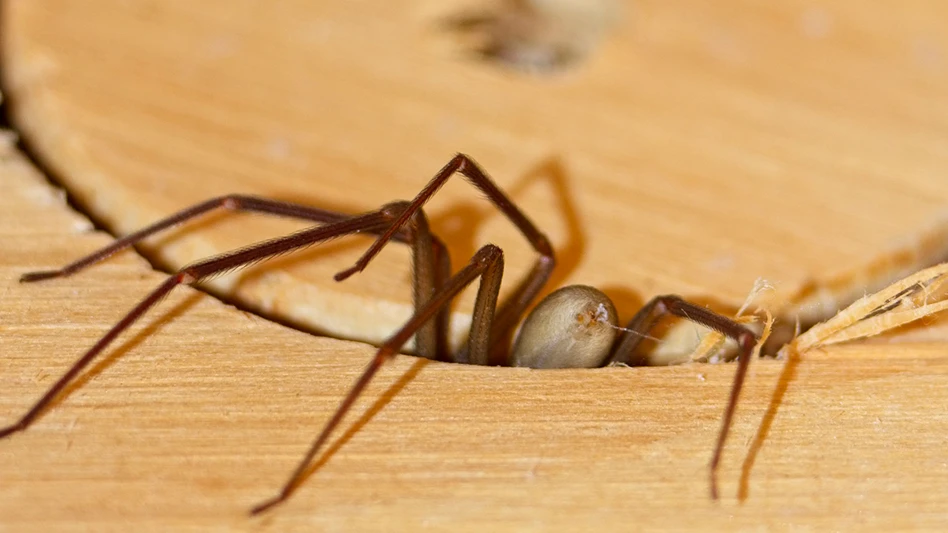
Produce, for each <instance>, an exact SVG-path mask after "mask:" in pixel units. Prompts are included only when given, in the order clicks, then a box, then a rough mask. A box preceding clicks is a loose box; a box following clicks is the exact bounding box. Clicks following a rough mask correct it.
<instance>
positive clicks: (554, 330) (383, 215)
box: [0, 154, 757, 514]
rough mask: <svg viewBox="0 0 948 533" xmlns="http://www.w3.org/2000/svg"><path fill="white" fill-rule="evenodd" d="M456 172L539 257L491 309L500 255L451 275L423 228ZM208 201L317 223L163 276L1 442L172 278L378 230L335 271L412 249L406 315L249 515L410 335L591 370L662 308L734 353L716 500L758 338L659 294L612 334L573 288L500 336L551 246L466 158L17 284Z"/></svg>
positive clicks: (601, 302) (488, 254)
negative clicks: (409, 189) (456, 320)
mask: <svg viewBox="0 0 948 533" xmlns="http://www.w3.org/2000/svg"><path fill="white" fill-rule="evenodd" d="M456 173H459V174H461V175H463V176H464V177H466V178H467V179H468V181H470V182H471V183H472V184H473V185H474V186H476V187H477V188H478V189H480V190H481V192H482V193H484V194H485V195H486V196H487V198H488V199H489V200H490V201H491V202H493V203H494V205H495V206H496V207H497V208H498V209H500V211H501V212H502V213H503V214H504V215H505V216H506V217H507V218H508V219H509V220H510V221H511V222H512V223H513V224H514V225H515V226H516V227H517V229H519V230H520V232H521V233H522V234H523V235H524V237H526V239H527V240H528V241H529V242H530V244H531V245H532V246H533V248H534V249H535V250H536V251H537V253H538V254H539V257H538V258H537V260H536V261H535V263H534V265H533V268H532V269H531V270H530V272H529V273H528V274H527V275H526V276H525V277H524V279H523V280H522V281H521V282H520V284H519V285H518V286H517V287H516V288H515V289H514V290H513V291H512V293H511V294H510V296H509V297H508V298H507V300H506V301H504V302H502V303H500V304H499V305H498V302H497V299H498V298H497V296H498V292H499V290H500V281H501V276H502V274H503V268H504V259H503V252H502V251H501V249H500V248H498V247H497V246H494V245H492V244H488V245H485V246H484V247H482V248H481V249H480V250H478V251H477V253H475V254H474V256H473V257H472V258H471V260H470V261H469V262H468V264H467V265H466V266H465V267H464V268H462V269H461V270H459V271H458V272H457V273H455V274H454V275H453V276H452V275H451V274H450V272H451V268H450V259H449V257H448V254H447V252H446V249H445V246H444V244H443V243H442V242H441V241H440V240H439V239H438V238H437V237H436V236H434V235H433V234H432V233H431V231H430V230H429V228H428V223H427V220H426V218H425V215H424V212H423V211H422V206H423V205H424V204H425V202H427V201H428V200H429V199H430V198H431V196H433V195H434V194H435V192H437V191H438V189H439V188H440V187H441V186H442V185H443V184H444V183H445V182H446V181H447V180H448V179H449V178H450V177H451V176H453V175H454V174H456ZM217 208H225V209H228V210H233V211H253V212H259V213H265V214H270V215H277V216H283V217H290V218H296V219H302V220H308V221H312V222H317V223H318V225H316V226H314V227H311V228H309V229H305V230H303V231H299V232H297V233H293V234H290V235H287V236H284V237H279V238H275V239H271V240H267V241H263V242H260V243H257V244H253V245H251V246H248V247H246V248H241V249H238V250H236V251H232V252H228V253H225V254H222V255H218V256H215V257H211V258H208V259H203V260H201V261H198V262H196V263H192V264H191V265H189V266H186V267H184V268H182V269H181V270H179V271H178V272H176V273H174V274H172V275H171V276H170V277H168V279H167V280H166V281H165V282H164V283H162V284H161V285H159V286H158V287H157V288H156V289H155V290H154V291H152V292H151V293H150V294H149V295H148V296H146V297H145V298H144V299H143V300H142V301H141V302H139V303H138V305H136V306H135V307H134V308H132V310H131V311H129V312H128V313H127V314H126V315H125V316H124V317H123V318H122V319H121V320H119V321H118V322H117V323H116V324H115V325H114V326H113V327H112V329H110V330H109V331H108V332H107V333H105V335H103V336H102V337H101V338H100V339H99V340H98V342H96V343H95V344H94V345H93V346H92V347H91V348H89V350H88V351H87V352H86V353H85V354H83V355H82V357H80V358H79V359H78V360H77V361H76V362H75V363H74V364H73V365H72V367H70V368H69V370H68V371H66V373H65V374H63V376H62V377H60V378H59V380H57V381H56V382H55V383H54V384H53V385H52V386H51V387H50V388H49V390H48V391H46V393H45V394H44V395H43V396H42V397H41V398H40V399H39V400H38V401H37V402H36V403H35V404H34V405H33V406H32V407H31V408H30V409H29V411H27V412H26V414H25V415H23V417H22V418H20V420H19V421H18V422H16V423H15V424H12V425H10V426H7V427H4V428H2V429H0V438H4V437H9V436H10V435H12V434H13V433H16V432H18V431H22V430H25V429H26V428H27V427H29V426H30V424H32V423H33V422H34V421H35V420H36V418H37V417H38V416H39V415H40V414H41V413H42V412H43V411H44V410H45V409H46V408H47V407H48V406H49V404H50V402H52V401H53V399H54V398H56V396H58V395H59V394H60V393H62V391H63V389H64V388H65V387H66V385H67V384H69V382H70V381H72V380H73V379H75V378H76V376H77V375H78V374H79V373H80V372H81V371H82V369H84V368H85V367H87V366H88V365H89V363H90V362H91V361H92V360H93V359H94V358H95V357H96V356H97V355H99V354H100V353H101V352H102V351H103V350H104V349H105V348H106V347H107V346H108V345H109V343H111V342H112V341H113V340H115V338H116V337H117V336H118V335H119V334H121V333H122V332H123V331H124V330H125V329H126V328H128V327H129V326H130V325H131V324H132V323H134V322H135V321H136V320H138V319H139V318H141V316H142V315H144V314H145V313H146V312H147V311H148V310H149V309H150V308H151V307H153V306H154V305H155V304H157V303H158V302H159V301H160V300H161V299H162V298H164V297H165V296H166V295H167V294H168V293H170V292H171V290H172V289H174V288H175V287H176V286H178V285H181V284H194V283H197V282H199V281H201V280H203V279H206V278H208V277H211V276H214V275H217V274H220V273H222V272H225V271H229V270H233V269H236V268H241V267H245V266H248V265H251V264H253V263H256V262H259V261H263V260H266V259H270V258H272V257H274V256H277V255H281V254H285V253H288V252H292V251H295V250H299V249H301V248H305V247H307V246H311V245H313V244H316V243H319V242H322V241H325V240H327V239H332V238H335V237H339V236H343V235H349V234H354V233H362V232H369V233H374V234H377V235H378V238H377V240H376V241H375V243H374V244H372V246H371V247H370V248H369V249H368V250H367V251H366V252H365V253H364V254H363V255H362V257H360V258H359V260H358V261H357V262H356V264H355V265H354V266H352V267H351V268H349V269H347V270H344V271H342V272H339V273H338V274H336V275H335V279H336V281H342V280H344V279H346V278H348V277H349V276H351V275H352V274H355V273H357V272H360V271H362V270H363V269H365V267H366V266H367V265H368V264H369V262H370V261H371V260H372V258H373V257H375V255H376V254H378V253H379V251H380V250H381V249H382V248H383V247H384V246H385V245H386V244H387V243H388V242H389V241H390V240H392V239H395V240H397V241H400V242H403V243H406V244H408V245H410V246H411V248H412V262H413V267H414V268H413V277H414V280H413V300H414V306H415V313H414V315H413V316H412V318H411V319H409V320H408V322H406V323H405V325H403V326H402V327H401V329H399V330H398V331H397V332H396V333H395V334H394V335H392V336H391V337H390V338H389V339H388V340H387V341H386V342H385V343H384V344H382V346H381V347H380V348H379V349H378V352H377V353H376V355H375V357H374V358H373V359H372V360H371V361H370V362H369V364H368V367H367V368H366V369H365V371H364V372H363V374H362V376H361V377H360V378H359V379H358V380H357V381H356V382H355V384H354V385H353V386H352V388H351V390H350V391H349V393H348V394H346V396H345V398H343V400H342V403H341V404H340V405H339V407H338V408H337V409H336V411H335V413H334V414H333V416H332V417H331V418H330V419H329V421H328V422H326V424H325V426H324V427H323V429H322V431H321V432H320V433H319V435H318V436H317V437H316V439H315V440H314V441H313V443H312V445H311V446H310V448H309V450H308V451H307V452H306V455H305V456H304V457H303V460H302V461H300V463H299V466H297V468H296V470H295V471H294V472H293V473H292V474H291V475H290V477H289V479H288V480H287V481H286V483H285V484H284V486H283V488H282V490H281V491H280V493H279V495H277V496H276V497H275V498H272V499H270V500H268V501H266V502H264V503H262V504H260V505H258V506H256V507H254V508H253V509H252V510H251V514H259V513H261V512H263V511H265V510H267V509H269V508H271V507H273V506H274V505H276V504H278V503H280V502H283V501H285V500H286V499H287V498H288V497H289V496H290V495H291V494H292V493H293V492H294V491H295V490H296V489H297V488H298V487H299V485H300V484H301V483H302V481H303V479H304V478H305V477H306V473H307V468H308V467H309V465H310V463H311V462H312V460H313V458H314V457H315V456H316V454H317V453H318V452H319V450H320V449H321V447H322V446H323V444H324V443H325V442H326V440H327V439H328V438H329V436H330V434H331V433H332V431H333V430H334V429H335V428H336V426H337V425H338V424H339V422H340V421H341V420H342V418H343V417H344V416H345V414H346V412H347V411H348V410H349V408H350V407H352V404H353V402H354V401H355V399H356V398H357V397H358V396H359V394H361V392H362V391H363V389H364V388H365V386H366V385H367V384H368V383H369V381H370V380H371V379H372V377H373V376H374V375H375V373H376V372H377V371H378V369H379V368H380V367H381V366H382V364H383V363H384V362H385V361H386V360H387V359H390V358H392V357H394V356H395V355H396V354H397V353H399V350H400V349H401V348H402V347H403V346H404V345H405V343H407V342H408V340H409V339H411V338H412V336H414V337H415V344H416V351H417V353H418V354H419V355H421V356H423V357H426V358H429V359H436V360H443V361H454V362H458V363H469V364H478V365H488V364H506V365H510V366H525V367H532V368H591V367H600V366H604V365H607V364H610V363H626V364H628V363H631V358H632V356H633V353H634V352H635V349H636V347H637V346H638V344H639V342H641V340H642V338H643V337H644V336H645V335H646V334H647V333H648V331H649V329H650V328H651V327H652V325H653V324H655V323H656V321H657V320H658V319H659V318H661V317H662V316H664V315H674V316H678V317H681V318H685V319H687V320H691V321H693V322H696V323H698V324H702V325H705V326H707V327H709V328H712V329H714V330H717V331H719V332H721V333H723V334H724V335H726V336H727V337H730V338H732V339H734V340H735V341H736V342H737V344H738V347H739V349H740V355H739V364H738V367H737V373H736V374H735V376H734V384H733V386H732V388H731V392H730V396H729V398H728V402H727V407H726V408H725V410H724V417H723V420H722V423H721V429H720V432H719V434H718V438H717V441H716V443H715V446H714V453H713V455H712V458H711V463H710V483H711V497H712V498H714V499H717V497H718V493H717V467H718V464H719V461H720V458H721V453H722V450H723V448H724V443H725V441H726V439H727V434H728V429H729V428H730V425H731V419H732V417H733V415H734V410H735V408H736V406H737V400H738V396H739V395H740V392H741V385H742V384H743V382H744V376H745V375H746V374H747V367H748V364H749V363H750V359H751V356H752V354H753V351H754V347H755V344H756V343H757V335H756V334H755V333H754V332H752V331H751V330H749V329H747V328H746V327H744V326H742V325H741V324H739V323H737V322H735V321H734V320H731V319H730V318H727V317H724V316H722V315H719V314H717V313H715V312H713V311H711V310H709V309H707V308H705V307H702V306H699V305H696V304H693V303H689V302H687V301H685V300H683V299H681V298H679V297H678V296H671V295H669V296H658V297H655V298H653V299H652V300H650V301H649V302H648V303H647V304H645V306H644V307H642V309H641V310H640V311H639V312H638V313H636V315H635V316H634V317H633V318H632V320H631V321H630V322H629V324H628V327H627V328H625V330H624V332H623V333H622V336H621V337H620V338H618V339H616V336H617V335H618V333H617V331H618V330H620V329H621V328H618V327H616V311H615V307H614V306H613V304H612V302H611V301H610V300H609V298H608V297H607V296H606V295H605V294H603V293H602V292H600V291H599V290H597V289H594V288H592V287H587V286H583V285H573V286H569V287H564V288H561V289H559V290H557V291H554V292H553V293H551V294H550V295H549V296H547V297H546V298H544V299H543V301H541V302H540V303H539V304H538V305H537V306H536V308H535V309H534V310H533V311H532V312H531V313H530V314H529V316H527V317H526V319H525V320H524V321H523V325H522V326H521V329H520V332H519V335H518V336H517V339H516V340H515V341H514V342H513V343H512V345H513V347H512V349H511V348H510V346H511V342H510V339H511V337H512V335H513V332H514V330H515V327H516V326H517V324H518V323H519V322H520V316H521V315H522V314H523V313H524V311H525V309H526V308H527V306H529V304H530V302H531V301H532V300H533V299H534V297H535V296H536V295H537V294H538V293H539V292H540V290H541V289H542V287H543V285H544V284H545V283H546V281H547V279H548V278H549V276H550V273H551V272H552V270H553V267H554V264H555V261H554V259H553V250H552V247H551V246H550V243H549V241H548V240H547V238H546V236H545V235H544V234H543V233H541V232H540V231H539V230H538V229H537V228H536V226H534V225H533V223H532V222H531V221H530V220H529V219H528V218H527V217H526V215H524V214H523V212H521V211H520V209H519V208H518V207H517V206H516V205H514V203H513V202H511V201H510V199H509V198H507V196H506V195H505V194H504V192H503V191H501V190H500V188H498V187H497V185H495V184H494V182H493V181H491V179H490V178H489V177H488V176H487V175H486V174H485V173H484V171H483V170H481V168H480V167H479V166H478V165H477V164H476V163H475V162H474V161H473V160H472V159H471V158H469V157H468V156H466V155H463V154H458V155H456V156H454V157H453V158H452V159H451V161H449V162H448V164H447V165H445V166H444V167H443V168H442V169H441V170H440V171H438V173H437V174H436V175H435V176H434V178H432V180H431V181H430V182H429V183H428V184H427V185H426V186H425V188H424V189H422V190H421V192H420V193H418V195H417V196H416V197H415V199H414V200H412V201H411V202H393V203H390V204H387V205H385V206H383V207H382V208H381V209H379V210H377V211H372V212H368V213H365V214H361V215H355V216H353V215H346V214H341V213H335V212H331V211H326V210H322V209H318V208H314V207H308V206H303V205H297V204H292V203H287V202H281V201H277V200H269V199H264V198H257V197H252V196H241V195H229V196H222V197H219V198H214V199H211V200H208V201H206V202H203V203H200V204H197V205H195V206H192V207H189V208H187V209H185V210H183V211H180V212H178V213H176V214H174V215H171V216H169V217H167V218H165V219H163V220H160V221H158V222H156V223H155V224H152V225H151V226H148V227H146V228H144V229H142V230H139V231H137V232H135V233H132V234H131V235H128V236H127V237H123V238H121V239H118V240H116V241H115V242H113V243H112V244H110V245H109V246H106V247H104V248H102V249H101V250H98V251H96V252H94V253H92V254H90V255H88V256H86V257H83V258H82V259H79V260H77V261H75V262H73V263H71V264H69V265H67V266H65V267H63V268H61V269H59V270H50V271H40V272H30V273H27V274H24V275H23V276H22V277H21V278H20V281H22V282H31V281H39V280H44V279H49V278H56V277H62V276H69V275H71V274H74V273H76V272H78V271H80V270H82V269H84V268H86V267H88V266H90V265H92V264H94V263H97V262H99V261H102V260H103V259H105V258H107V257H109V256H111V255H112V254H114V253H116V252H118V251H119V250H122V249H124V248H127V247H129V246H131V245H133V244H135V243H137V242H139V241H141V240H142V239H144V238H146V237H148V236H150V235H153V234H155V233H157V232H159V231H162V230H164V229H167V228H169V227H172V226H175V225H177V224H180V223H182V222H185V221H187V220H190V219H192V218H194V217H197V216H199V215H201V214H204V213H207V212H208V211H212V210H214V209H217ZM478 277H479V278H480V285H479V286H478V290H477V298H476V300H475V304H474V311H473V317H472V322H471V330H470V335H469V337H468V340H467V342H466V344H465V345H464V346H463V347H462V348H460V349H459V350H458V351H457V353H454V354H451V353H450V351H449V349H448V348H447V340H446V337H447V319H448V312H447V311H448V307H449V305H450V302H451V300H452V298H454V296H455V295H456V294H458V293H459V292H460V291H461V290H462V289H464V288H465V287H467V286H468V285H469V284H470V283H471V282H473V281H474V280H475V279H477V278H478Z"/></svg>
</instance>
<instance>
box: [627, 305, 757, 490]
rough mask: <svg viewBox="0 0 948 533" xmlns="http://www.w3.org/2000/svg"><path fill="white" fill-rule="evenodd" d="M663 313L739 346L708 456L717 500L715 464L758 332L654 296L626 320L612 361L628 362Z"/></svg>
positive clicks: (694, 308) (728, 427) (732, 414)
mask: <svg viewBox="0 0 948 533" xmlns="http://www.w3.org/2000/svg"><path fill="white" fill-rule="evenodd" d="M665 315H675V316H678V317H681V318H685V319H687V320H691V321H692V322H695V323H698V324H701V325H703V326H707V327H709V328H711V329H713V330H717V331H719V332H721V333H723V334H724V335H726V336H728V337H730V338H732V339H734V340H735V341H737V345H738V347H739V348H740V352H741V354H740V356H739V360H738V365H737V373H736V374H734V383H733V384H732V385H731V394H730V397H729V398H728V401H727V407H726V408H725V409H724V418H723V419H722V421H721V430H720V431H719V432H718V440H717V442H716V443H715V446H714V454H713V455H712V457H711V464H710V467H709V469H710V478H711V498H712V499H715V500H716V499H717V498H718V465H719V464H720V462H721V454H722V453H723V451H724V443H725V441H727V434H728V432H729V431H730V429H731V421H732V419H733V418H734V411H735V410H736V409H737V400H738V397H739V396H740V394H741V388H742V387H743V385H744V377H745V376H746V375H747V367H748V365H750V360H751V357H752V356H753V353H754V346H755V345H756V344H757V340H758V339H757V335H756V334H755V333H754V332H753V331H751V330H749V329H747V328H746V327H744V326H743V325H741V324H739V323H737V322H735V321H733V320H731V319H730V318H728V317H726V316H723V315H719V314H717V313H715V312H714V311H711V310H710V309H708V308H706V307H702V306H700V305H696V304H693V303H691V302H688V301H686V300H683V299H682V298H680V297H678V296H674V295H668V296H657V297H655V298H653V299H652V300H651V301H649V302H648V303H647V304H645V306H644V307H642V309H641V310H640V311H639V312H638V313H636V314H635V316H634V317H632V320H631V321H629V325H628V327H627V329H628V330H631V331H627V332H626V333H624V334H623V336H622V338H621V339H620V341H619V344H618V347H617V348H616V350H615V352H614V353H613V356H612V361H613V362H621V363H627V364H628V363H629V362H631V359H632V355H633V353H634V352H635V349H636V347H638V345H639V343H640V342H642V339H643V338H644V337H645V334H647V333H648V331H649V330H650V329H651V328H652V326H653V325H655V323H656V322H657V321H658V319H659V318H661V317H662V316H665Z"/></svg>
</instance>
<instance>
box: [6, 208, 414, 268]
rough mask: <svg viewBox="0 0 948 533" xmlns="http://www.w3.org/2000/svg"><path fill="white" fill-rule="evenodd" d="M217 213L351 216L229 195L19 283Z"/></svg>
mask: <svg viewBox="0 0 948 533" xmlns="http://www.w3.org/2000/svg"><path fill="white" fill-rule="evenodd" d="M216 209H226V210H228V211H238V212H239V211H247V212H255V213H264V214H268V215H276V216H280V217H285V218H296V219H301V220H309V221H312V222H324V223H328V222H338V221H340V220H342V219H345V218H349V217H351V216H352V215H345V214H342V213H336V212H333V211H327V210H325V209H318V208H315V207H309V206H305V205H300V204H294V203H290V202H282V201H279V200H271V199H269V198H260V197H257V196H247V195H242V194H228V195H226V196H218V197H217V198H211V199H210V200H206V201H204V202H201V203H199V204H196V205H192V206H191V207H187V208H185V209H182V210H181V211H178V212H177V213H174V214H172V215H169V216H168V217H166V218H163V219H161V220H159V221H157V222H155V223H154V224H152V225H150V226H147V227H144V228H142V229H140V230H138V231H136V232H135V233H132V234H129V235H127V236H125V237H122V238H121V239H116V240H115V241H114V242H112V243H111V244H109V245H108V246H105V247H103V248H101V249H99V250H96V251H95V252H92V253H91V254H89V255H87V256H85V257H81V258H79V259H77V260H76V261H73V262H72V263H69V264H68V265H66V266H64V267H62V268H60V269H58V270H43V271H39V272H28V273H26V274H24V275H23V276H22V277H21V278H20V281H21V282H24V283H25V282H31V281H40V280H44V279H50V278H59V277H65V276H71V275H72V274H75V273H76V272H79V271H80V270H84V269H86V268H87V267H89V266H92V265H94V264H96V263H98V262H100V261H103V260H105V259H107V258H108V257H111V256H112V255H114V254H115V253H116V252H119V251H121V250H124V249H125V248H128V247H130V246H134V245H135V244H137V243H139V242H141V241H143V240H145V239H147V238H148V237H150V236H152V235H154V234H156V233H160V232H161V231H164V230H166V229H169V228H172V227H174V226H177V225H180V224H183V223H185V222H187V221H189V220H192V219H194V218H197V217H199V216H201V215H203V214H205V213H209V212H211V211H214V210H216ZM396 238H397V237H396Z"/></svg>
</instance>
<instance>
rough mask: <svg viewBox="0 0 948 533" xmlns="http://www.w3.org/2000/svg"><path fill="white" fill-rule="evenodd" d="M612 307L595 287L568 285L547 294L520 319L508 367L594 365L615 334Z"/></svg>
mask: <svg viewBox="0 0 948 533" xmlns="http://www.w3.org/2000/svg"><path fill="white" fill-rule="evenodd" d="M616 321H617V320H616V309H615V306H614V305H613V304H612V300H610V299H609V297H608V296H606V295H605V294H603V293H602V291H600V290H599V289H596V288H593V287H589V286H586V285H570V286H568V287H563V288H562V289H559V290H557V291H554V292H552V293H550V295H549V296H547V297H546V298H544V299H543V301H541V302H540V303H539V304H538V305H537V306H536V308H535V309H534V310H533V312H531V313H530V315H529V316H528V317H527V319H526V320H525V321H524V322H523V326H522V327H521V328H520V334H519V335H518V336H517V341H516V342H515V343H514V348H513V355H512V357H511V362H510V364H511V366H524V367H530V368H595V367H599V366H602V364H603V363H604V362H605V361H606V358H607V357H608V356H609V353H610V351H611V349H612V344H613V342H614V341H615V337H616V331H617V330H616Z"/></svg>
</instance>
